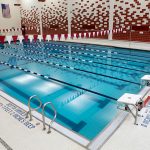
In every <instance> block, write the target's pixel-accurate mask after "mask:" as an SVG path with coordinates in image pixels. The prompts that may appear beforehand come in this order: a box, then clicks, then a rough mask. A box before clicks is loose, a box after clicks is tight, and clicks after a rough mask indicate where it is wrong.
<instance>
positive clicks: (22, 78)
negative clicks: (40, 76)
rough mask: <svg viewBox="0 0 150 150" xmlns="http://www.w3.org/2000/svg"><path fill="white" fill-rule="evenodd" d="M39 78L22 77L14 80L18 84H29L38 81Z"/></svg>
mask: <svg viewBox="0 0 150 150" xmlns="http://www.w3.org/2000/svg"><path fill="white" fill-rule="evenodd" d="M36 79H37V78H36V77H34V76H32V75H21V76H19V77H17V78H14V79H13V81H15V82H17V83H22V84H27V83H29V82H31V81H33V80H36Z"/></svg>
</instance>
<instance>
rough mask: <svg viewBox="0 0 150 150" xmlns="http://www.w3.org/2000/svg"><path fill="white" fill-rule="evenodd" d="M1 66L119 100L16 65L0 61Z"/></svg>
mask: <svg viewBox="0 0 150 150" xmlns="http://www.w3.org/2000/svg"><path fill="white" fill-rule="evenodd" d="M0 64H3V65H7V66H9V67H11V68H15V69H19V70H22V71H24V72H26V73H31V74H34V75H37V76H41V77H43V78H45V79H50V80H52V81H56V82H59V83H62V84H66V85H69V86H72V87H75V88H78V89H81V90H85V91H87V92H90V93H93V94H96V95H100V96H103V97H106V98H109V99H112V100H115V101H116V100H117V99H116V98H114V97H111V96H108V95H105V94H101V93H98V92H95V91H92V90H89V89H86V88H83V87H80V86H77V85H74V84H71V83H67V82H64V81H61V80H58V79H55V78H51V77H49V76H45V75H42V74H39V73H36V72H32V71H30V70H27V69H24V68H21V67H18V66H14V65H11V64H8V63H6V62H2V61H0Z"/></svg>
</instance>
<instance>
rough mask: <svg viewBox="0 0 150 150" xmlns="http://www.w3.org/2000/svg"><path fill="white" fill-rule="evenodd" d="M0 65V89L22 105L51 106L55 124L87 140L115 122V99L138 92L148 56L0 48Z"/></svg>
mask: <svg viewBox="0 0 150 150" xmlns="http://www.w3.org/2000/svg"><path fill="white" fill-rule="evenodd" d="M38 60H39V62H38ZM0 61H1V65H0V89H1V90H3V91H5V92H6V93H8V94H9V95H11V96H12V97H14V98H16V99H17V100H18V101H21V102H22V103H24V104H26V105H27V103H28V99H29V97H30V96H32V95H37V96H38V97H39V98H40V99H41V100H42V103H43V104H44V103H45V102H48V101H51V102H53V104H54V106H55V107H56V109H57V113H58V115H57V119H56V122H57V123H59V124H61V125H63V126H64V127H66V128H68V129H70V130H72V131H74V132H76V133H78V134H80V135H81V136H83V137H85V138H87V139H88V140H92V139H93V138H95V137H96V136H97V135H98V134H99V133H100V132H101V131H103V129H104V128H106V126H107V125H108V124H109V123H110V122H111V121H112V120H113V119H114V118H115V116H116V114H117V108H116V104H117V103H116V101H117V99H118V98H119V97H120V96H121V95H122V94H123V93H125V92H130V93H138V92H139V90H140V78H141V77H142V76H143V75H145V74H149V73H150V52H146V51H138V50H130V49H123V48H115V47H107V46H97V45H85V44H75V43H64V42H49V43H38V42H37V43H32V44H30V43H24V44H23V45H19V44H18V45H13V44H12V45H8V44H5V45H4V46H2V45H1V46H0ZM4 63H5V64H4ZM6 63H7V64H6ZM8 64H9V65H12V66H8ZM13 66H19V67H20V68H22V69H26V70H29V71H30V72H28V73H27V72H24V71H23V70H19V69H18V68H13ZM31 71H32V72H31ZM33 72H35V73H38V74H42V75H44V76H48V77H49V79H45V78H43V76H37V75H36V74H33ZM33 105H37V103H36V102H34V103H33ZM46 112H47V113H46V115H47V116H48V117H50V118H51V117H52V115H53V113H52V110H51V109H50V108H47V109H46Z"/></svg>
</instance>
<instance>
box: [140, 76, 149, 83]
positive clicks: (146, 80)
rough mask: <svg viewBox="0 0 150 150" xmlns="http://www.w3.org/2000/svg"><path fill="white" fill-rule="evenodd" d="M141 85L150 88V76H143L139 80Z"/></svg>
mask: <svg viewBox="0 0 150 150" xmlns="http://www.w3.org/2000/svg"><path fill="white" fill-rule="evenodd" d="M141 85H146V86H150V75H144V76H143V77H142V78H141Z"/></svg>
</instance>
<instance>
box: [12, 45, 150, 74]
mask: <svg viewBox="0 0 150 150" xmlns="http://www.w3.org/2000/svg"><path fill="white" fill-rule="evenodd" d="M13 49H17V50H22V49H20V48H13ZM24 50H25V51H29V52H33V53H37V54H46V55H49V56H53V55H57V54H47V53H44V52H39V51H33V50H26V49H24ZM48 50H49V49H48ZM57 50H58V49H57ZM22 51H23V50H22ZM58 51H59V52H67V53H68V54H69V53H70V52H72V53H73V54H82V55H86V56H88V55H89V56H90V57H92V56H96V57H101V58H103V59H104V58H109V57H108V56H100V55H95V54H88V53H84V52H74V51H72V50H58ZM57 57H63V58H65V57H66V56H63V55H57ZM73 59H76V60H81V61H82V59H79V58H73ZM97 59H98V58H97ZM111 59H112V58H111ZM86 62H90V63H95V64H102V65H106V66H113V67H117V68H124V69H128V70H135V71H140V72H144V73H149V72H146V71H143V70H138V69H131V68H128V67H122V66H116V65H110V64H106V63H100V62H95V61H91V60H86ZM121 63H123V64H126V63H124V62H121ZM139 63H140V62H139ZM146 64H147V63H146ZM134 66H135V65H134ZM136 66H137V65H136Z"/></svg>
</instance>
